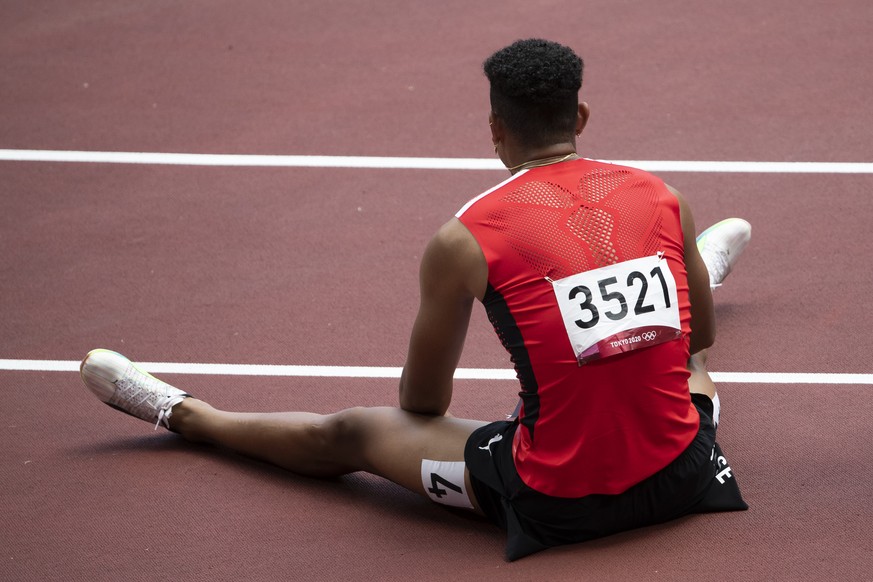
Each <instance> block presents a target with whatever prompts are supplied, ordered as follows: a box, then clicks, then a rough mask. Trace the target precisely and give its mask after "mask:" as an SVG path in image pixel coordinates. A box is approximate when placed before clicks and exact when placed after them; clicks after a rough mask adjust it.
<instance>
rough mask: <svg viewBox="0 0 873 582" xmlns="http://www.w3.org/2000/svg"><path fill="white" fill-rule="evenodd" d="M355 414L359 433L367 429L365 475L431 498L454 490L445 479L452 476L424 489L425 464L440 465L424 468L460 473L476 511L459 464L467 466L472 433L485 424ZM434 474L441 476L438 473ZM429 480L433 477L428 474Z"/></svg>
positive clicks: (388, 411) (393, 411)
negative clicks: (465, 461) (469, 439)
mask: <svg viewBox="0 0 873 582" xmlns="http://www.w3.org/2000/svg"><path fill="white" fill-rule="evenodd" d="M353 414H357V415H358V420H357V422H359V430H362V431H364V432H363V434H362V435H361V436H362V437H363V438H362V443H361V444H362V446H363V450H362V455H363V459H362V461H363V463H364V465H365V467H366V470H367V471H369V472H371V473H374V474H376V475H380V476H382V477H385V478H386V479H390V480H391V481H394V482H395V483H397V484H399V485H402V486H403V487H405V488H407V489H409V490H410V491H414V492H415V493H418V494H420V495H423V496H425V497H431V498H433V497H432V495H428V492H427V490H428V489H430V490H431V492H432V493H433V492H434V491H447V489H445V488H452V484H451V483H449V482H447V481H446V479H448V478H449V476H448V475H442V476H439V475H437V476H436V477H433V479H436V480H435V481H434V482H433V484H432V485H431V484H429V485H430V486H428V487H426V486H425V484H424V482H423V477H422V461H433V462H435V463H437V464H434V463H427V464H426V465H425V467H426V468H430V467H441V468H443V469H446V470H459V469H460V470H461V471H462V474H463V479H464V482H465V487H464V489H465V493H466V495H467V497H468V498H469V499H470V501H471V503H472V504H473V507H474V509H476V510H478V509H479V507H478V504H477V502H476V500H475V498H474V495H473V492H472V490H471V487H470V480H469V474H468V472H467V471H466V469H465V468H464V466H463V465H457V464H455V463H463V462H464V447H465V445H466V443H467V439H468V438H469V436H470V434H472V432H473V431H474V430H476V429H477V428H479V427H481V426H483V425H485V424H487V423H486V422H483V421H478V420H466V419H461V418H453V417H446V416H426V415H420V414H414V413H411V412H406V411H404V410H401V409H399V408H368V409H359V410H358V411H357V412H355V413H353ZM428 471H430V469H428ZM434 471H436V472H438V471H437V470H436V469H434ZM427 478H428V479H430V478H432V477H431V476H430V473H428V476H427ZM458 485H459V484H458ZM456 486H457V485H456ZM438 497H441V496H439V495H438Z"/></svg>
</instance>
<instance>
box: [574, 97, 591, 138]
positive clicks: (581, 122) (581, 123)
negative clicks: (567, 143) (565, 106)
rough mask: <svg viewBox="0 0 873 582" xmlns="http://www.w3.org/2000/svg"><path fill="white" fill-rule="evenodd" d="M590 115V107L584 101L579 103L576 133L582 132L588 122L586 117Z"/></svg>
mask: <svg viewBox="0 0 873 582" xmlns="http://www.w3.org/2000/svg"><path fill="white" fill-rule="evenodd" d="M590 116H591V109H590V108H589V107H588V104H587V103H585V102H584V101H583V102H582V103H580V104H579V113H578V114H577V116H576V135H579V134H581V133H582V130H583V129H585V126H586V125H587V124H588V118H589V117H590Z"/></svg>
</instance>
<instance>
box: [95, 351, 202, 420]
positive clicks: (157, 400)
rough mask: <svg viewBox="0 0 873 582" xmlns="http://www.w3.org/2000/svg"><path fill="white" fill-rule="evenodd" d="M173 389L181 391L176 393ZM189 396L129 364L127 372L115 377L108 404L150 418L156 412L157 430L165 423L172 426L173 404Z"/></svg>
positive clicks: (143, 417)
mask: <svg viewBox="0 0 873 582" xmlns="http://www.w3.org/2000/svg"><path fill="white" fill-rule="evenodd" d="M174 392H178V393H176V394H174ZM187 397H188V395H187V394H185V393H184V392H181V391H180V390H178V388H174V387H173V386H170V385H169V384H167V383H166V382H162V381H161V380H158V379H157V378H155V377H154V376H150V375H148V374H145V373H143V372H141V371H140V370H138V369H137V368H136V367H135V366H134V365H133V364H130V365H129V366H128V367H127V370H125V372H124V374H122V376H121V377H120V378H119V379H118V380H116V381H115V393H114V394H113V395H112V398H111V399H110V401H109V402H108V403H107V404H110V405H115V406H118V407H119V408H122V409H123V410H124V411H125V412H127V413H129V414H131V415H133V416H136V417H137V418H141V419H143V420H151V419H152V418H154V417H155V413H156V412H157V422H156V423H155V430H157V429H158V426H160V425H161V424H162V423H163V425H164V426H165V427H167V428H170V422H169V421H170V415H171V414H172V408H173V406H175V405H176V404H178V403H179V402H181V401H182V400H184V399H185V398H187Z"/></svg>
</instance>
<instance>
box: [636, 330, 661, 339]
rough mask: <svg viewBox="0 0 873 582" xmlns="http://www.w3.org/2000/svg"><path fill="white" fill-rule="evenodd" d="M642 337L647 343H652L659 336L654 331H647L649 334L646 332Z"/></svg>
mask: <svg viewBox="0 0 873 582" xmlns="http://www.w3.org/2000/svg"><path fill="white" fill-rule="evenodd" d="M640 337H642V338H643V339H644V340H646V341H647V342H650V341H654V339H655V338H656V337H658V334H657V333H656V332H654V331H647V332H644V333H643V334H642V335H641V336H640Z"/></svg>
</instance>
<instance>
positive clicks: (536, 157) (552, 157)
mask: <svg viewBox="0 0 873 582" xmlns="http://www.w3.org/2000/svg"><path fill="white" fill-rule="evenodd" d="M577 157H579V156H578V155H577V154H576V144H571V143H560V144H554V145H551V146H546V147H543V148H536V149H531V150H527V151H524V152H521V153H520V154H519V155H517V156H513V160H512V161H513V162H515V163H514V164H510V163H507V164H506V167H507V169H508V170H509V173H510V174H515V173H517V172H520V171H522V170H525V169H529V168H536V167H539V166H547V165H549V164H557V163H559V162H564V161H567V160H571V159H574V158H577Z"/></svg>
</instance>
